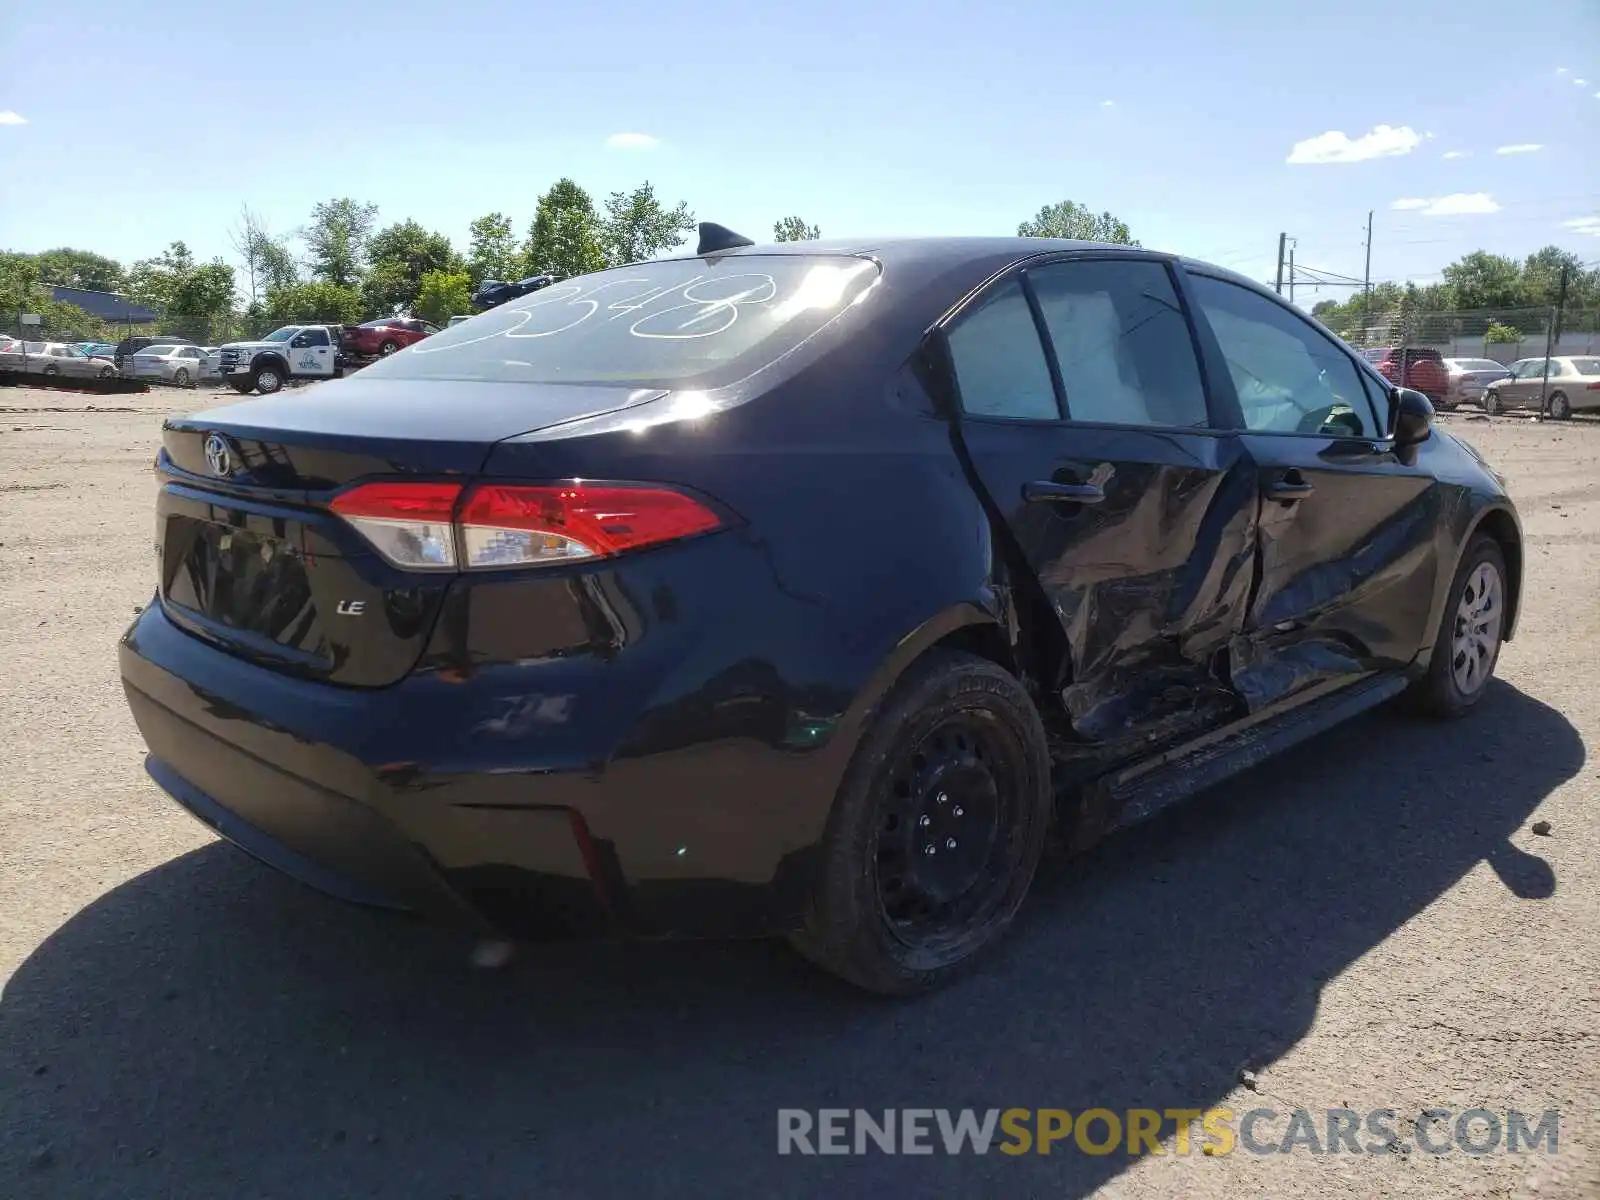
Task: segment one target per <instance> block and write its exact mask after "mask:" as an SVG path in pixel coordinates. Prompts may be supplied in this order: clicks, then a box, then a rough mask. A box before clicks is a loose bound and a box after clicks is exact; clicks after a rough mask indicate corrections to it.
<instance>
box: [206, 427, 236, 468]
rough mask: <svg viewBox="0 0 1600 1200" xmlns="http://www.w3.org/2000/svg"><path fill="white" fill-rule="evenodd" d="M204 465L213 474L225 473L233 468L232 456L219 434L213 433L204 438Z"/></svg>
mask: <svg viewBox="0 0 1600 1200" xmlns="http://www.w3.org/2000/svg"><path fill="white" fill-rule="evenodd" d="M206 466H208V467H210V468H211V473H212V474H213V475H226V474H228V472H230V471H232V470H233V458H232V456H231V455H229V453H228V443H227V442H225V441H223V440H222V435H221V434H216V433H213V434H212V435H211V436H210V437H208V438H207V439H206Z"/></svg>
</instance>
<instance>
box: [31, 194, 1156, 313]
mask: <svg viewBox="0 0 1600 1200" xmlns="http://www.w3.org/2000/svg"><path fill="white" fill-rule="evenodd" d="M694 228H695V217H694V214H693V213H692V212H691V211H690V209H689V205H688V202H687V201H682V200H680V201H678V202H677V203H675V204H668V203H666V202H664V201H663V200H661V199H660V197H658V196H657V194H656V191H655V188H654V187H653V186H652V185H651V184H650V183H649V181H646V182H644V183H642V184H640V185H639V186H638V187H636V188H634V189H632V190H631V191H622V192H612V193H611V194H610V195H609V196H607V197H606V198H605V199H604V200H603V201H602V202H601V203H599V204H597V203H596V202H595V199H594V197H592V196H591V195H590V193H589V192H587V191H586V190H585V189H583V188H582V187H580V186H579V185H578V184H577V183H576V182H575V181H573V180H571V179H565V178H564V179H560V180H558V181H557V182H556V183H555V184H553V185H552V186H551V187H550V189H549V190H548V191H546V192H545V193H544V194H543V195H542V196H540V197H539V198H538V200H537V202H536V203H535V205H534V211H533V213H532V215H531V217H530V218H529V219H528V222H527V224H526V226H524V227H523V232H522V233H521V234H520V236H519V234H518V226H517V223H516V221H515V220H514V219H513V217H512V216H511V215H509V214H507V213H504V212H498V211H497V212H489V213H485V214H484V215H483V216H481V217H478V218H477V219H476V220H475V221H473V222H472V224H471V226H470V227H469V232H468V239H467V245H466V248H465V249H464V250H462V249H460V248H458V247H456V246H455V245H454V244H453V243H452V242H451V240H450V238H449V237H448V236H446V235H445V234H443V233H440V232H438V231H436V230H430V229H428V228H426V227H425V226H423V225H422V224H420V223H419V222H417V221H415V220H411V219H409V218H408V219H406V220H401V221H396V222H394V223H392V224H389V225H382V226H380V224H379V220H378V206H377V205H376V204H371V203H368V202H365V201H360V200H356V199H353V198H351V197H348V196H344V197H338V198H335V199H330V200H325V201H323V202H322V203H320V204H318V205H316V206H315V207H314V208H313V209H312V211H311V214H310V217H309V219H308V220H307V221H306V223H305V224H304V225H303V226H301V227H299V228H298V229H295V230H293V231H283V232H279V231H274V230H272V229H271V228H269V226H268V224H267V222H266V221H265V220H264V219H263V218H262V217H261V215H260V214H259V213H256V212H254V211H253V210H251V209H250V208H249V207H248V206H245V207H244V208H243V209H241V211H240V214H239V217H238V219H237V221H236V222H235V223H234V224H233V226H232V227H231V228H230V229H229V230H228V239H229V243H230V245H231V246H232V248H233V251H234V254H235V256H236V259H237V262H238V264H239V265H238V266H237V267H235V266H234V265H232V264H230V263H228V262H226V261H224V260H223V259H222V258H213V259H211V260H210V261H209V262H200V261H198V260H197V259H196V258H195V256H194V254H193V252H192V251H191V250H190V249H189V247H188V245H187V244H186V243H184V242H181V241H177V242H173V243H172V244H171V245H169V246H168V247H167V248H166V249H165V250H164V251H162V252H161V253H160V254H158V255H156V256H154V257H152V258H146V259H140V260H139V261H137V262H134V263H131V264H128V265H126V266H125V265H124V264H122V263H120V262H118V261H117V260H116V259H113V258H110V257H107V256H106V255H102V254H97V253H95V252H93V251H90V250H81V249H75V248H71V247H62V248H59V249H55V250H46V251H44V252H43V253H39V254H21V253H15V252H9V251H0V314H3V315H0V321H3V322H4V323H5V324H10V323H11V321H13V320H14V319H15V315H16V314H17V313H19V312H24V311H26V312H37V313H40V314H41V315H42V317H43V319H44V327H45V328H46V329H54V330H65V329H72V330H74V331H75V336H104V335H107V334H109V333H110V332H111V330H109V329H107V328H106V327H105V326H104V325H103V324H102V323H99V322H95V321H92V320H87V319H86V318H85V314H84V313H83V311H82V310H81V309H78V308H76V307H74V306H72V305H67V304H63V303H60V302H58V301H55V300H53V299H51V294H50V286H51V285H66V286H69V287H77V288H86V289H88V290H91V291H102V292H117V293H120V294H122V295H124V296H126V297H127V298H128V299H129V300H132V301H133V302H135V303H138V304H143V305H146V306H148V307H151V308H154V309H156V310H158V311H159V312H161V314H162V317H163V320H164V321H165V322H166V323H167V324H169V325H174V326H176V325H183V326H185V328H186V329H189V330H195V331H198V330H200V329H202V328H203V329H204V331H205V333H204V336H205V337H207V338H209V339H213V340H220V339H222V338H225V337H229V336H235V335H238V334H242V333H245V332H248V331H250V330H258V331H259V330H260V329H262V328H264V327H268V326H272V325H282V324H290V323H293V322H297V321H327V322H339V323H353V322H357V321H363V320H371V319H374V318H378V317H388V316H397V315H412V316H418V317H422V318H423V319H425V320H431V321H434V322H443V321H445V320H446V319H448V318H449V317H451V316H453V315H455V314H457V313H465V312H469V311H470V309H471V300H470V297H471V295H472V292H473V289H475V288H476V287H477V286H478V284H479V283H481V282H482V281H483V280H485V279H499V280H506V281H510V280H516V279H522V278H526V277H528V276H530V275H544V274H550V275H558V276H571V275H580V274H583V273H585V272H588V271H596V270H600V269H601V268H604V267H609V266H620V265H622V264H624V263H630V262H637V261H639V260H641V259H646V258H650V257H652V256H653V255H656V254H659V253H661V252H662V251H664V250H670V249H673V248H674V247H677V246H680V245H682V244H683V242H684V241H685V239H686V238H687V236H688V235H689V234H690V233H691V232H692V231H693V230H694ZM1017 232H1018V233H1019V234H1020V235H1022V236H1027V237H1070V238H1090V239H1096V240H1101V241H1115V242H1123V243H1129V244H1134V245H1137V243H1136V242H1134V241H1133V238H1132V237H1131V235H1130V234H1129V231H1128V227H1127V225H1126V224H1124V223H1123V222H1121V221H1119V220H1118V219H1117V218H1115V217H1113V216H1112V215H1111V214H1110V213H1099V214H1096V213H1094V212H1092V211H1091V210H1090V209H1088V208H1087V207H1085V206H1083V205H1080V204H1077V203H1075V202H1073V201H1071V200H1067V201H1063V202H1062V203H1060V204H1055V205H1048V206H1046V207H1044V208H1042V209H1040V210H1039V213H1038V215H1037V216H1035V217H1033V218H1031V219H1029V220H1027V221H1024V222H1022V223H1021V225H1019V226H1018V229H1017ZM772 233H773V239H774V240H775V241H779V242H793V241H808V240H814V239H816V238H819V237H821V236H822V230H821V229H820V228H819V227H818V226H816V225H814V224H811V223H809V222H807V221H806V220H804V219H803V218H802V217H799V216H787V217H783V218H781V219H780V220H778V221H777V222H775V223H774V225H773V230H772ZM172 331H173V332H179V330H178V329H173V330H172Z"/></svg>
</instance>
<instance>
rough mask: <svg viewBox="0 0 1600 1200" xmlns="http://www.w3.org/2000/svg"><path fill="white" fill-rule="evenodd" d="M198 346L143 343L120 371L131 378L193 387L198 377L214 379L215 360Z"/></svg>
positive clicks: (197, 381) (199, 378)
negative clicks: (144, 345)
mask: <svg viewBox="0 0 1600 1200" xmlns="http://www.w3.org/2000/svg"><path fill="white" fill-rule="evenodd" d="M211 353H217V354H218V356H219V359H220V351H216V352H213V351H208V350H207V349H206V348H205V347H202V346H146V347H145V348H144V349H143V350H140V351H137V352H136V353H135V354H134V356H133V358H132V359H130V360H129V365H128V367H127V369H126V370H125V372H124V374H127V375H129V376H131V377H132V378H134V379H150V380H156V381H159V382H161V383H170V384H173V385H175V386H177V387H193V386H194V385H195V384H197V383H199V382H200V381H201V380H202V379H206V378H213V379H214V378H216V376H217V368H216V360H208V355H209V354H211Z"/></svg>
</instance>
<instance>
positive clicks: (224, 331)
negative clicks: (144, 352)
mask: <svg viewBox="0 0 1600 1200" xmlns="http://www.w3.org/2000/svg"><path fill="white" fill-rule="evenodd" d="M40 308H41V311H40V312H39V313H37V314H35V315H37V316H38V317H39V324H37V325H24V324H23V323H22V314H21V313H16V312H13V313H7V314H0V334H6V335H9V336H11V337H15V338H21V339H23V340H24V341H29V342H106V343H111V344H113V345H114V344H116V343H117V342H120V341H121V340H122V339H123V338H127V337H138V336H167V337H173V338H182V339H184V340H187V341H190V342H193V343H194V344H195V345H197V346H220V345H222V344H223V343H224V342H240V341H252V340H255V339H258V338H261V337H263V336H264V335H266V334H268V333H271V332H272V331H273V330H274V329H276V328H278V326H279V325H281V324H282V322H280V321H274V320H271V319H269V318H265V317H248V316H238V315H231V316H224V317H219V318H214V319H207V318H204V317H202V318H194V317H163V318H160V319H158V320H156V321H154V322H136V321H106V320H102V319H100V318H98V317H95V316H92V315H90V314H89V313H87V312H85V311H84V310H83V309H81V308H78V307H77V306H76V305H72V304H50V305H41V306H40Z"/></svg>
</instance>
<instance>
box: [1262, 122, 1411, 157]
mask: <svg viewBox="0 0 1600 1200" xmlns="http://www.w3.org/2000/svg"><path fill="white" fill-rule="evenodd" d="M1421 142H1422V137H1421V135H1420V134H1418V133H1417V131H1416V130H1415V129H1413V128H1411V126H1409V125H1402V126H1400V127H1399V128H1398V129H1396V128H1394V127H1393V126H1390V125H1377V126H1374V127H1373V129H1372V130H1371V132H1369V133H1364V134H1362V135H1361V136H1360V137H1358V138H1352V137H1350V136H1348V135H1347V134H1346V133H1345V132H1344V131H1343V130H1342V129H1330V130H1329V131H1328V132H1327V133H1319V134H1317V136H1316V137H1309V138H1306V139H1305V140H1304V141H1302V142H1296V143H1295V144H1294V148H1293V149H1291V150H1290V151H1289V157H1288V159H1287V160H1286V161H1288V162H1291V163H1353V162H1365V161H1366V160H1367V159H1369V158H1388V157H1390V156H1392V155H1396V154H1410V153H1411V152H1412V151H1413V150H1415V149H1416V148H1417V146H1418V145H1419V144H1420V143H1421Z"/></svg>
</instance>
